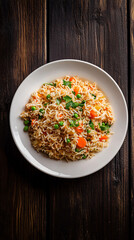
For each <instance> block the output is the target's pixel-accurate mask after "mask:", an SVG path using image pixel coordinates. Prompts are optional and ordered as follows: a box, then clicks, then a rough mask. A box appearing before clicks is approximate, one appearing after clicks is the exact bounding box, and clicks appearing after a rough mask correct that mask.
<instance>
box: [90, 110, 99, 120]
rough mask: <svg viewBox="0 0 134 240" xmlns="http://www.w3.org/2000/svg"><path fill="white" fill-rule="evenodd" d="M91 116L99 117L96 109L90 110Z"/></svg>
mask: <svg viewBox="0 0 134 240" xmlns="http://www.w3.org/2000/svg"><path fill="white" fill-rule="evenodd" d="M90 116H91V118H95V117H97V116H98V115H97V113H96V112H95V111H94V110H91V111H90Z"/></svg>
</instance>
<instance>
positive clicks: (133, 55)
mask: <svg viewBox="0 0 134 240" xmlns="http://www.w3.org/2000/svg"><path fill="white" fill-rule="evenodd" d="M129 2H130V5H129V7H130V8H129V10H130V26H129V27H130V29H129V30H130V39H129V40H130V52H129V53H130V56H129V57H130V62H129V63H130V65H129V66H130V79H129V90H130V92H129V94H131V95H130V108H129V112H130V113H131V115H130V118H129V120H130V125H131V131H130V146H131V155H130V157H131V160H130V169H131V176H130V181H131V185H130V194H131V206H130V210H131V239H133V237H134V0H130V1H129Z"/></svg>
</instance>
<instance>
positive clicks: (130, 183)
mask: <svg viewBox="0 0 134 240" xmlns="http://www.w3.org/2000/svg"><path fill="white" fill-rule="evenodd" d="M0 20H1V24H0V54H1V58H0V140H1V141H0V180H1V181H0V228H1V229H0V240H10V239H12V240H18V239H19V240H20V239H22V240H23V239H25V240H29V239H32V240H34V239H36V240H37V239H39V240H41V239H48V240H50V239H55V240H57V239H58V240H62V239H65V240H89V239H91V240H100V239H102V240H109V239H110V240H116V239H117V240H120V239H125V240H127V239H133V238H134V196H133V195H134V105H133V104H134V81H133V79H134V0H130V1H127V0H109V1H108V0H83V1H82V0H81V1H80V0H68V1H67V0H48V1H46V0H21V1H19V0H18V1H17V0H11V1H5V0H1V1H0ZM64 58H75V59H82V60H85V61H88V62H91V63H94V64H96V65H97V66H99V67H101V68H102V69H104V70H106V71H107V72H108V73H109V74H110V75H111V76H112V77H113V78H114V79H115V81H116V82H117V83H118V84H119V86H120V88H121V89H122V91H123V93H124V95H125V98H126V101H127V103H128V109H129V130H128V134H127V137H126V139H125V142H124V144H123V146H122V148H121V150H120V151H119V152H118V154H117V155H116V157H115V158H114V159H113V160H112V161H111V162H110V163H109V164H108V165H107V166H106V167H104V168H103V169H102V170H100V171H98V172H96V173H95V174H92V175H90V176H87V177H84V178H80V179H74V180H66V179H65V180H64V179H57V178H54V177H51V176H48V175H46V174H43V173H41V172H39V171H38V170H36V169H35V168H34V167H32V166H31V165H30V164H29V163H28V162H27V161H26V160H25V159H24V158H23V157H22V155H21V154H20V153H19V151H18V150H17V148H16V146H15V144H14V142H13V139H12V137H11V133H10V129H9V109H10V104H11V100H12V98H13V95H14V93H15V91H16V89H17V88H18V86H19V85H20V83H21V82H22V81H23V79H24V78H25V77H26V76H28V74H30V73H31V72H32V71H33V70H35V69H36V68H38V67H39V66H41V65H43V64H45V63H47V62H50V61H53V60H56V59H64ZM117 104H118V102H117ZM132 146H133V147H132Z"/></svg>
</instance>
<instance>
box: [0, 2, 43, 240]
mask: <svg viewBox="0 0 134 240" xmlns="http://www.w3.org/2000/svg"><path fill="white" fill-rule="evenodd" d="M0 26H1V27H0V59H1V64H0V76H1V77H0V85H1V87H0V227H1V230H0V239H1V240H5V239H12V240H15V239H25V240H28V239H45V238H46V204H47V203H46V195H47V178H46V176H45V174H42V173H40V172H39V171H37V170H36V169H34V168H33V167H32V166H31V165H30V164H28V163H27V161H26V160H25V159H24V158H23V157H22V156H21V154H20V153H19V151H18V150H17V148H16V146H15V144H14V142H13V139H12V137H11V134H10V129H9V120H8V119H9V108H10V103H11V99H12V97H13V94H14V92H15V91H16V89H17V87H18V86H19V84H20V83H21V82H22V81H23V79H24V78H25V77H26V76H27V75H28V74H29V73H30V72H31V71H33V70H34V69H35V68H37V67H39V66H40V65H42V64H43V63H45V62H46V55H47V53H46V1H45V0H39V1H36V0H34V1H33V0H24V1H16V0H14V1H5V0H3V1H0Z"/></svg>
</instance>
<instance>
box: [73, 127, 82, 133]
mask: <svg viewBox="0 0 134 240" xmlns="http://www.w3.org/2000/svg"><path fill="white" fill-rule="evenodd" d="M75 130H76V132H77V133H82V132H83V128H82V127H76V128H75Z"/></svg>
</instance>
